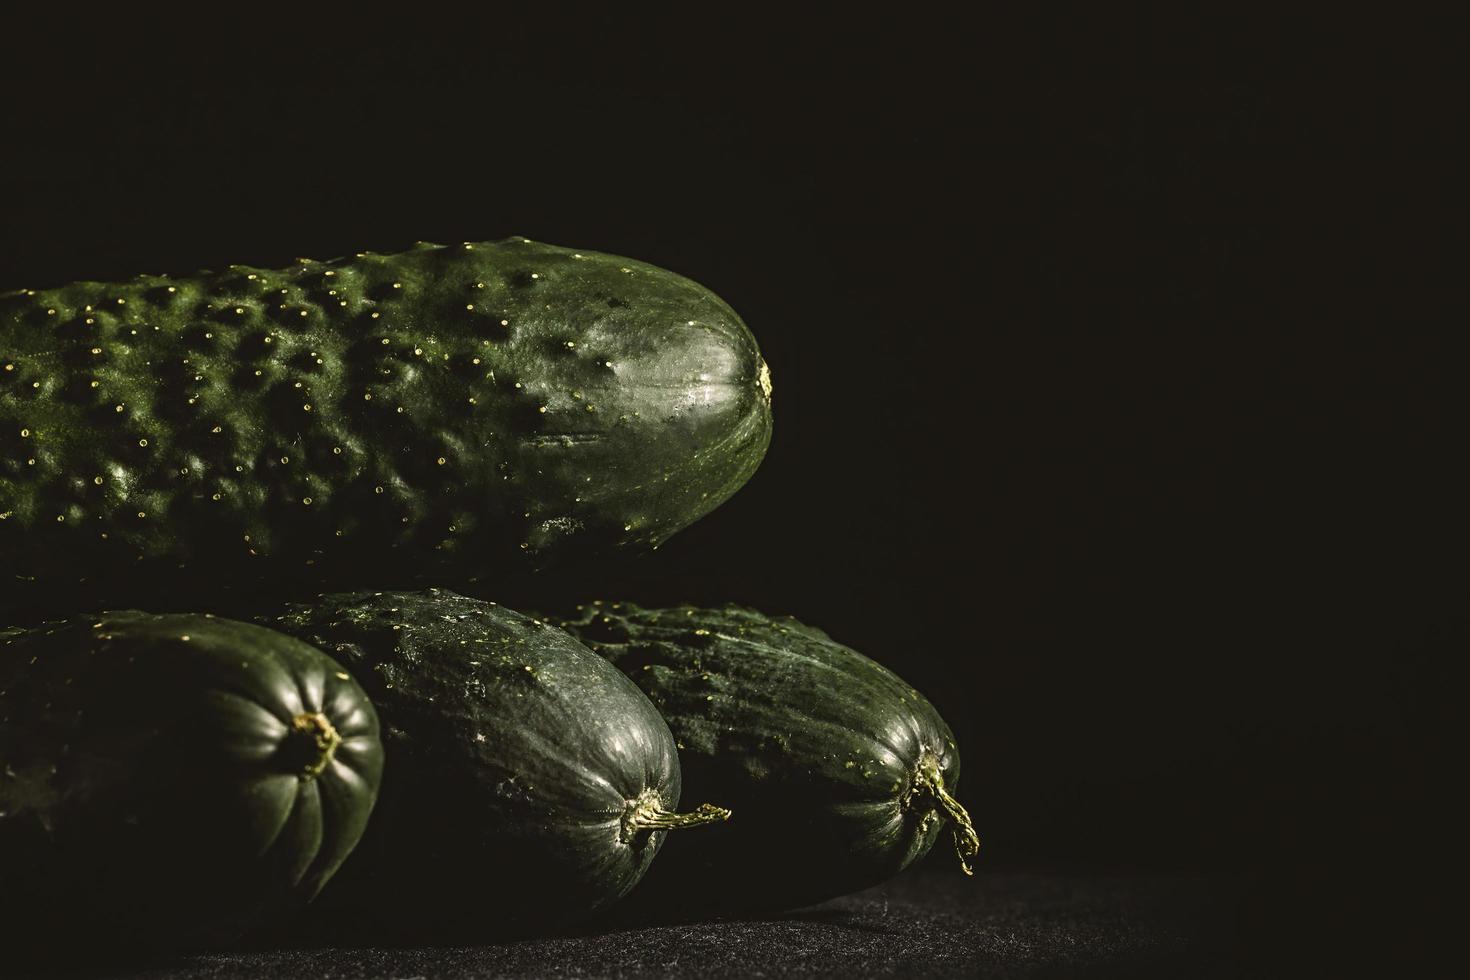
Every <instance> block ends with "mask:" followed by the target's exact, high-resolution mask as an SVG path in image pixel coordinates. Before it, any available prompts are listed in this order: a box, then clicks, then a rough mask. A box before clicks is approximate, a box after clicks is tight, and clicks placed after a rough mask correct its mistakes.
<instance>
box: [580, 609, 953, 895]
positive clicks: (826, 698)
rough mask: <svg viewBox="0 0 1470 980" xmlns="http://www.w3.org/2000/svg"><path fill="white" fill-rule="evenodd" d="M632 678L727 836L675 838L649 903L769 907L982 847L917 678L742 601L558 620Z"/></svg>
mask: <svg viewBox="0 0 1470 980" xmlns="http://www.w3.org/2000/svg"><path fill="white" fill-rule="evenodd" d="M563 625H564V626H565V628H566V629H567V630H569V631H570V632H571V633H573V635H575V636H577V637H578V638H580V639H581V640H582V641H583V642H585V643H586V644H587V645H588V646H590V647H592V649H594V650H595V651H597V652H598V653H600V654H602V655H603V656H605V657H607V658H608V660H609V661H611V662H612V663H613V664H615V665H616V666H617V667H618V668H620V669H621V670H623V671H624V672H626V673H627V675H628V676H629V677H630V678H632V679H633V681H634V682H635V683H637V685H638V686H639V687H640V688H641V689H642V690H643V692H644V693H645V694H647V695H648V696H649V698H650V699H651V700H652V701H653V703H654V704H655V705H656V706H657V707H658V709H659V712H660V713H661V714H662V715H663V717H664V720H665V721H667V722H668V724H669V728H670V729H671V730H672V731H673V733H674V737H675V739H676V740H677V742H678V747H679V758H680V764H681V768H682V771H683V775H684V783H685V786H686V788H687V789H688V791H689V792H691V793H696V794H700V795H704V794H711V795H717V797H718V798H719V799H720V800H721V802H722V803H725V804H726V805H728V806H729V807H731V809H733V810H734V811H735V812H736V813H737V814H738V818H737V819H736V820H734V821H731V823H730V825H729V826H728V827H721V828H717V829H716V830H715V831H714V832H711V833H707V834H702V835H695V836H692V837H682V838H680V839H679V840H676V841H671V842H670V845H669V848H668V852H667V853H666V854H665V855H664V857H663V858H662V859H661V860H660V862H659V866H658V868H657V870H656V871H655V872H654V873H653V874H652V875H650V876H649V886H650V887H649V888H648V890H647V894H646V896H645V897H646V898H647V900H648V904H649V906H650V907H656V906H660V905H662V906H664V907H665V908H668V907H672V908H674V909H677V910H680V911H685V912H688V911H696V910H719V911H726V912H769V911H779V910H783V909H788V908H794V907H797V906H801V905H807V904H811V903H813V902H820V901H823V900H825V899H828V898H832V897H835V896H837V895H842V894H845V893H847V892H852V891H857V890H859V889H861V888H866V887H868V886H870V885H875V884H878V883H879V882H881V881H883V880H884V879H886V878H888V877H890V876H892V875H894V874H897V873H898V872H899V871H901V870H903V869H904V868H905V867H907V866H908V865H910V864H912V863H913V862H914V861H917V860H918V859H919V858H921V857H923V856H924V854H925V853H927V852H928V850H929V849H930V847H931V846H932V845H933V843H934V841H935V839H936V838H937V837H938V835H939V833H940V831H941V829H942V828H943V827H944V826H946V825H948V826H949V827H950V829H951V831H952V833H953V837H954V844H955V849H956V852H957V854H958V856H959V860H960V866H961V868H962V869H963V870H964V871H965V873H966V874H969V873H971V872H972V862H973V859H974V857H975V854H976V851H977V849H978V847H979V840H978V838H977V837H976V835H975V830H974V827H973V825H972V823H971V821H970V817H969V814H968V813H967V812H966V811H965V809H964V807H962V806H961V805H960V803H959V802H958V800H956V799H955V797H954V795H953V794H954V793H955V792H956V790H957V787H958V784H959V776H960V757H959V750H958V748H957V747H956V745H955V742H954V735H953V734H952V733H951V732H950V730H949V727H948V726H947V725H946V724H945V723H944V720H943V719H942V718H940V717H939V714H938V712H936V711H935V710H934V707H933V706H932V705H931V704H929V702H928V701H926V700H925V699H924V697H923V696H922V695H921V694H919V692H918V691H916V690H914V689H913V688H912V687H910V686H909V685H908V684H906V683H904V682H903V681H902V680H901V679H899V678H898V677H897V676H895V675H894V674H893V673H892V672H890V671H888V670H886V669H885V668H883V667H882V666H880V665H879V664H877V663H875V662H873V661H872V660H869V659H868V658H867V657H864V656H863V655H862V654H860V653H858V652H856V651H854V650H852V649H850V648H848V647H846V646H843V645H842V644H840V643H837V642H835V641H834V640H832V639H831V637H829V636H827V634H826V633H823V632H822V631H821V630H818V629H815V628H813V627H810V626H805V625H803V624H801V623H799V622H797V621H796V620H794V619H791V618H789V617H786V618H781V619H774V618H771V617H767V616H764V615H762V614H761V613H758V612H756V611H754V610H750V609H742V608H738V607H735V606H730V607H726V608H723V609H699V608H695V607H693V606H680V607H676V608H672V609H655V610H649V609H640V608H639V607H637V606H635V605H632V604H631V603H611V604H606V603H596V604H593V605H592V606H590V607H581V611H580V613H579V615H578V616H577V617H575V618H574V619H573V620H572V621H570V622H568V623H565V624H563Z"/></svg>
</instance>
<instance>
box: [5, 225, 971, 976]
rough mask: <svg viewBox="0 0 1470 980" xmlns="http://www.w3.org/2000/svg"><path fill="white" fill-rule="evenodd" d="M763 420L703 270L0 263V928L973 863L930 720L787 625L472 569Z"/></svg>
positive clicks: (730, 485)
mask: <svg viewBox="0 0 1470 980" xmlns="http://www.w3.org/2000/svg"><path fill="white" fill-rule="evenodd" d="M770 438H771V378H770V373H769V371H768V369H767V367H766V365H765V362H764V361H763V360H762V359H761V356H760V352H759V350H758V348H757V346H756V343H755V340H754V338H753V337H752V336H751V334H750V332H749V331H748V330H747V328H746V327H745V325H744V323H742V322H741V320H740V318H739V317H738V316H737V315H736V314H735V313H734V312H733V311H732V310H731V309H730V308H729V307H728V306H727V305H726V304H725V303H723V302H722V301H721V300H720V299H719V298H718V297H716V296H715V295H714V294H713V293H711V292H710V291H709V290H707V289H705V288H704V287H702V286H700V285H698V284H696V283H694V282H691V281H690V280H688V279H685V278H683V277H681V276H678V275H675V274H673V273H670V272H668V271H665V270H663V269H659V268H656V267H654V266H650V265H647V264H645V263H642V262H637V261H634V260H631V259H625V258H620V257H617V256H612V255H607V254H601V253H597V252H580V251H573V250H571V249H565V248H558V247H554V246H550V245H544V244H540V243H537V242H533V241H530V240H529V239H525V238H520V237H516V238H510V239H505V240H503V241H498V242H486V243H464V244H461V245H455V246H439V245H430V244H426V243H421V244H420V245H419V246H417V247H415V248H413V249H411V250H409V251H407V252H403V253H400V254H395V255H378V254H374V253H360V254H358V255H356V256H353V257H350V258H343V259H336V260H332V261H325V262H317V261H309V260H300V261H299V262H298V264H297V265H296V266H294V267H292V268H289V269H284V270H282V269H258V268H252V267H245V266H231V267H229V268H228V269H225V270H223V271H219V272H207V273H201V274H199V275H196V276H192V277H189V278H170V277H167V276H139V277H137V278H135V279H133V280H131V281H128V282H123V283H100V282H77V283H72V284H69V285H66V286H61V287H59V288H55V289H34V290H33V289H23V290H17V291H14V292H9V293H5V294H0V617H3V618H0V627H3V628H0V942H3V943H5V944H6V945H7V946H9V947H10V948H17V947H20V946H25V945H30V946H32V947H35V948H38V949H42V950H52V951H55V950H57V949H58V946H59V945H62V943H61V941H59V940H58V937H75V936H78V935H85V936H87V937H89V941H93V940H96V941H100V942H102V943H105V944H109V948H119V949H121V948H128V949H138V950H179V949H207V948H218V947H221V946H224V945H227V944H231V943H234V942H237V941H239V940H240V939H241V937H245V936H250V935H255V936H271V935H274V934H279V933H285V934H291V935H294V936H301V935H312V934H317V935H331V934H334V933H333V930H337V929H343V928H345V929H349V930H350V929H353V928H356V929H360V930H361V931H362V932H363V934H364V935H368V936H371V937H373V938H374V939H377V940H382V941H389V940H390V939H391V940H395V941H401V942H425V943H427V942H433V941H439V940H442V939H454V940H459V941H475V940H477V939H482V940H489V939H492V938H494V937H496V936H501V935H506V934H512V933H522V932H536V931H542V930H547V929H555V928H559V927H565V926H567V925H569V924H573V923H577V922H581V921H583V920H586V919H588V918H589V917H591V916H593V915H595V914H599V913H601V914H611V913H609V909H610V907H612V906H613V905H614V904H615V903H619V902H620V901H622V900H624V899H626V901H624V902H622V905H621V906H620V911H619V913H617V914H628V913H629V912H630V910H631V911H633V912H635V913H636V914H640V915H644V914H646V915H657V916H691V915H698V916H719V915H731V914H747V913H765V912H775V911H780V910H785V909H790V908H794V907H798V906H801V905H806V904H810V903H813V902H819V901H822V900H824V899H827V898H831V897H833V896H837V895H841V894H844V893H847V892H851V891H854V890H857V889H861V888H864V887H867V886H869V885H873V884H876V883H878V882H880V881H883V880H884V879H886V878H888V877H890V876H891V875H894V874H896V873H897V872H898V871H900V870H902V869H903V868H904V867H906V866H908V865H909V864H911V863H912V862H914V861H916V860H917V859H919V858H920V857H922V856H923V855H924V854H925V853H926V852H927V851H928V850H929V849H930V847H931V846H932V845H933V844H934V842H935V840H936V839H937V838H938V837H939V836H940V835H941V833H942V832H946V831H947V832H948V833H949V834H950V835H951V836H952V838H953V841H954V846H955V849H956V851H957V853H958V857H959V861H960V864H961V866H962V868H963V869H964V871H965V872H966V873H970V871H971V869H972V862H973V860H974V857H975V854H976V850H977V847H978V841H977V838H976V834H975V831H974V828H973V827H972V825H971V822H970V818H969V816H968V815H967V813H966V811H965V809H964V808H963V807H962V806H961V805H960V803H959V802H958V800H957V799H956V796H955V794H956V790H957V786H958V781H959V771H960V760H959V752H958V748H957V747H956V745H955V741H954V736H953V734H952V733H951V732H950V730H949V728H948V727H947V726H946V725H945V723H944V721H943V720H942V719H941V718H940V717H939V715H938V714H937V713H936V712H935V710H934V708H933V707H932V706H931V705H930V704H929V702H928V701H926V700H925V699H924V697H923V696H922V695H921V694H920V693H919V692H918V691H916V690H914V689H913V688H912V687H910V686H909V685H908V684H906V683H904V682H903V681H902V680H901V679H900V678H898V677H897V676H895V675H894V674H893V673H892V672H890V671H889V670H887V669H885V668H884V667H882V666H880V665H879V664H877V663H875V662H874V661H872V660H869V659H868V658H866V657H864V656H862V655H861V654H859V653H857V652H856V651H854V650H852V649H850V648H848V647H846V646H844V645H842V644H840V643H837V642H836V641H834V640H832V639H831V638H830V637H828V636H827V635H826V634H825V633H823V632H821V631H820V630H817V629H814V628H812V627H809V626H805V625H803V624H801V623H799V622H797V621H796V620H793V619H790V618H774V617H770V616H766V615H763V614H761V613H758V612H755V611H753V610H750V609H744V608H738V607H735V606H729V607H725V608H715V609H709V608H695V607H689V606H681V607H676V608H668V609H643V608H639V607H637V606H635V605H632V604H631V603H626V602H616V601H607V600H600V601H593V602H587V603H585V604H583V605H580V606H577V607H576V610H577V611H576V614H575V615H572V616H570V617H569V618H558V619H555V620H553V619H552V618H551V617H548V616H537V615H535V614H533V613H530V612H529V611H519V612H518V611H516V610H513V609H509V608H506V607H504V606H501V605H497V604H496V603H495V602H493V601H489V599H490V598H493V597H494V596H495V595H496V593H497V591H499V590H508V589H509V588H510V585H511V584H512V583H516V582H519V581H520V580H521V579H522V578H523V577H524V576H526V575H528V574H530V573H532V572H534V571H536V570H538V569H541V568H545V567H548V566H549V565H550V564H552V563H558V564H560V565H562V566H566V565H568V564H572V563H583V564H588V563H592V562H594V561H596V562H601V563H604V564H605V563H608V562H611V561H615V560H616V559H617V558H618V557H619V556H621V555H625V554H626V555H632V554H637V553H641V552H644V551H648V550H651V549H654V548H657V547H658V545H659V544H660V543H661V542H663V541H664V540H666V539H667V538H668V537H669V536H670V535H672V534H674V533H675V532H677V531H679V530H680V529H682V528H684V527H687V526H688V525H690V524H691V523H693V522H694V521H696V520H698V519H699V518H701V517H703V516H704V515H705V514H708V513H709V512H710V511H712V510H713V509H714V508H716V507H718V506H719V505H720V504H721V503H723V502H724V501H725V500H727V499H729V497H730V496H731V495H732V494H734V493H735V491H736V490H738V489H739V488H740V487H741V486H742V485H743V484H744V483H745V482H746V481H747V480H748V479H749V478H750V476H751V475H752V474H753V473H754V471H755V469H756V467H757V466H758V465H759V464H760V462H761V459H762V457H763V456H764V454H765V452H766V449H767V446H768V445H769V443H770ZM588 567H594V568H595V567H599V566H596V565H588ZM609 567H611V566H609ZM502 594H503V592H502ZM486 597H489V598H486ZM565 598H566V599H567V603H566V604H565V605H561V606H560V608H563V609H570V608H572V606H571V603H572V602H574V601H575V599H576V598H578V597H575V596H573V597H565ZM553 605H554V606H555V605H557V603H553ZM11 624H13V625H11ZM672 831H677V833H670V832H672ZM666 838H668V839H667V840H666ZM661 849H666V853H664V854H663V855H662V856H659V854H660V850H661ZM656 857H657V860H656V861H655V858H656ZM635 887H636V891H635Z"/></svg>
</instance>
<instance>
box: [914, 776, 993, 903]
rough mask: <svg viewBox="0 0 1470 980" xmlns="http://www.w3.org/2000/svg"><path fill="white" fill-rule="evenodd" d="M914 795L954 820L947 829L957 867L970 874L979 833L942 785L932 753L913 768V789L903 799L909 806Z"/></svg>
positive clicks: (978, 847) (929, 809) (928, 806)
mask: <svg viewBox="0 0 1470 980" xmlns="http://www.w3.org/2000/svg"><path fill="white" fill-rule="evenodd" d="M915 797H924V798H925V803H926V804H927V809H928V812H929V813H933V812H934V809H933V808H934V807H938V808H939V810H941V811H942V812H943V813H944V815H945V816H946V817H948V818H949V819H950V821H951V822H952V823H953V824H954V826H953V827H952V828H950V829H951V831H952V832H953V834H954V850H955V853H956V854H957V855H959V858H960V870H961V871H963V872H964V873H965V874H967V875H974V874H975V866H974V860H975V855H976V854H978V853H979V852H980V837H979V835H978V834H976V833H975V825H974V824H972V823H971V822H970V815H969V814H968V813H966V812H965V808H964V807H962V806H960V801H959V800H957V799H955V798H954V797H953V796H951V795H950V794H949V791H948V790H947V789H945V788H944V776H943V775H942V774H941V773H940V771H939V762H938V760H937V759H935V757H934V756H933V754H932V753H929V752H925V753H924V755H923V756H922V757H921V758H920V759H919V766H918V768H917V769H916V770H915V771H914V786H913V789H911V790H910V791H909V795H908V797H907V798H906V799H905V800H904V803H905V805H906V806H908V807H909V808H910V809H913V808H914V807H915Z"/></svg>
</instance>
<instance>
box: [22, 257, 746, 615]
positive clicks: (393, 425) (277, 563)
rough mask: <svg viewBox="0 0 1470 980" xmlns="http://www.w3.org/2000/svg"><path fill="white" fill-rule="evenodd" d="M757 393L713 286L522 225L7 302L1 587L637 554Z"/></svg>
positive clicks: (700, 489) (478, 566)
mask: <svg viewBox="0 0 1470 980" xmlns="http://www.w3.org/2000/svg"><path fill="white" fill-rule="evenodd" d="M769 396H770V382H769V372H768V371H767V369H766V367H765V364H764V362H763V361H762V360H761V357H760V354H759V351H758V349H757V347H756V344H755V341H754V339H753V338H752V337H751V335H750V333H749V331H748V330H747V329H746V328H745V326H744V324H743V323H742V322H741V321H740V319H739V317H738V316H736V315H735V313H734V312H733V311H732V310H730V308H729V307H728V306H726V305H725V304H724V303H723V302H722V301H721V300H720V299H719V298H718V297H716V296H715V295H714V294H713V293H711V292H710V291H709V290H707V289H705V288H704V287H702V286H700V285H698V284H696V283H694V282H691V281H690V280H688V279H685V278H683V277H681V276H678V275H675V274H674V273H671V272H667V271H665V270H662V269H659V268H657V267H654V266H651V265H647V264H645V263H641V262H636V261H633V260H630V259H623V258H619V257H616V256H610V255H603V254H599V253H595V252H575V251H572V250H570V249H564V248H558V247H555V246H549V245H542V244H538V243H535V242H531V241H530V240H528V239H525V238H511V239H505V240H502V241H499V242H490V243H468V244H464V245H458V246H452V247H449V246H437V245H430V244H427V243H425V244H421V245H420V246H419V247H417V248H415V249H413V250H410V251H407V252H403V253H399V254H396V255H377V254H370V253H360V254H359V255H357V256H356V257H353V258H348V259H338V260H332V261H328V262H314V261H307V260H302V261H301V264H299V265H298V266H297V267H295V268H292V269H287V270H280V271H274V270H264V269H256V268H249V267H244V266H231V267H230V268H229V269H227V270H225V271H223V272H218V273H201V274H199V275H197V276H193V277H189V278H182V279H170V278H167V277H164V276H140V277H138V278H136V279H134V280H132V281H130V282H127V283H114V284H109V283H95V282H80V283H73V284H70V285H67V286H62V287H60V288H56V289H49V290H19V291H14V292H10V293H7V294H3V295H0V582H10V583H15V582H31V583H33V585H32V587H31V588H32V589H33V590H34V589H35V588H39V589H41V590H42V591H46V590H48V589H49V590H51V591H59V590H63V589H75V588H77V587H78V586H79V585H89V586H91V587H93V588H94V589H96V590H97V591H95V592H93V593H91V594H93V595H95V596H97V597H99V598H110V597H111V595H112V592H110V591H109V586H116V587H122V586H123V585H124V584H125V583H126V582H128V581H130V580H136V579H137V578H138V577H139V568H138V564H137V563H138V562H142V563H143V565H144V567H145V568H147V569H150V570H152V571H155V572H158V573H160V574H173V575H174V577H176V578H179V579H186V578H189V577H192V576H194V575H195V574H196V573H198V572H207V573H208V574H209V575H210V576H211V577H212V578H213V579H215V580H216V581H217V582H220V583H221V584H225V583H229V582H233V581H238V580H246V581H249V580H258V579H261V578H265V577H267V576H269V577H271V578H273V579H281V578H290V579H293V580H300V581H302V582H309V583H321V584H324V585H327V586H328V587H343V586H344V585H345V584H347V583H349V582H352V581H361V582H364V583H370V584H372V585H375V586H382V585H386V584H389V580H390V579H391V581H393V582H402V581H405V580H410V581H421V580H423V579H424V578H425V577H426V576H427V577H432V579H433V584H439V585H456V584H465V583H473V582H476V581H479V580H480V579H481V578H482V577H487V576H490V577H493V576H494V575H497V574H503V573H512V574H513V573H516V572H520V571H524V570H531V569H536V568H540V567H543V566H545V565H547V564H551V563H553V562H555V561H556V560H558V559H561V558H569V557H585V556H588V555H592V554H604V553H608V552H611V551H615V550H618V549H624V548H631V549H635V550H637V549H645V548H652V547H656V546H657V545H658V544H659V543H661V542H662V541H664V540H665V539H667V538H668V537H669V536H670V535H671V534H673V533H675V532H676V531H678V530H680V529H681V528H683V527H686V526H687V525H689V524H690V523H692V522H693V521H695V520H697V519H698V518H699V517H701V516H703V515H704V514H706V513H708V512H709V511H711V510H713V509H714V508H715V507H717V506H718V505H719V504H720V503H722V502H723V501H725V500H726V499H728V498H729V497H730V496H731V495H732V494H733V493H734V492H735V491H736V490H737V489H738V488H739V487H740V486H741V485H742V484H743V483H744V482H745V481H746V480H747V479H749V477H750V476H751V474H752V473H753V472H754V471H755V468H756V467H757V466H758V465H759V463H760V460H761V458H762V456H763V455H764V453H765V450H766V447H767V445H768V444H769V441H770V433H771V418H770V397H769ZM181 572H182V573H183V574H176V573H181ZM352 573H360V575H361V578H360V579H353V578H351V574H352ZM14 588H15V589H17V590H18V589H19V588H20V586H19V585H16V586H15V587H14ZM5 591H6V587H5V586H3V585H0V604H4V603H5V602H6V597H5ZM123 594H124V595H126V594H127V593H126V592H124V593H123ZM12 598H17V599H24V598H25V596H23V595H17V596H13V597H12Z"/></svg>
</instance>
